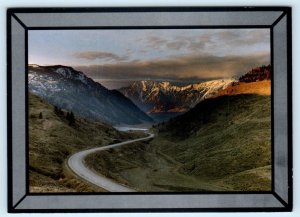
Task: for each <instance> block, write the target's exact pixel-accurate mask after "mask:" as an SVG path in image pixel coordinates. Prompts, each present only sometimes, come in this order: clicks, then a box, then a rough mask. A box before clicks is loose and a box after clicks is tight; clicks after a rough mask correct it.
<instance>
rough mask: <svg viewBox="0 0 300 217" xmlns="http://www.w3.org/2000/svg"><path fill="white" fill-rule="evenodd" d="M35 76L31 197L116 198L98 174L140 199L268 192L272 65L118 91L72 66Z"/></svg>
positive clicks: (36, 70) (35, 71)
mask: <svg viewBox="0 0 300 217" xmlns="http://www.w3.org/2000/svg"><path fill="white" fill-rule="evenodd" d="M29 70H30V71H29V75H28V77H29V90H30V93H29V166H30V167H29V177H30V181H29V184H30V192H69V191H71V192H102V191H107V190H108V191H110V190H109V189H108V188H106V187H104V185H101V184H99V183H100V182H101V179H100V178H99V180H98V181H93V180H96V179H97V174H98V176H99V177H103V178H104V179H102V180H106V179H108V180H113V181H114V182H116V183H119V184H120V185H122V186H126V187H128V188H129V189H134V190H136V191H141V192H168V191H171V192H172V191H173V192H174V191H175V192H189V191H190V192H199V191H200V192H206V191H270V190H271V170H272V168H271V164H272V162H271V97H270V94H271V81H270V80H269V79H270V68H268V67H260V68H259V67H258V68H256V69H254V70H251V71H249V72H248V73H246V74H245V75H243V76H242V77H240V79H239V80H236V79H219V80H212V81H207V82H202V83H195V84H190V85H187V86H176V85H172V84H171V83H170V82H154V81H136V82H134V83H132V84H131V85H130V86H128V87H124V88H121V89H119V90H108V89H106V88H105V87H104V86H102V85H101V84H99V83H96V82H94V81H93V80H92V79H90V78H88V77H87V76H85V75H84V74H83V73H82V72H79V71H76V70H74V69H73V68H71V67H65V66H60V65H58V66H47V67H42V66H37V65H31V66H30V67H29ZM113 126H114V127H113ZM147 133H151V135H152V134H153V138H152V137H151V138H149V139H142V138H148V137H147ZM129 143H130V145H123V144H129ZM110 145H111V147H110ZM79 155H80V157H76V158H75V156H79ZM73 157H74V158H73ZM70 159H72V160H70ZM74 159H75V160H74ZM72 162H73V163H72ZM72 165H73V166H72ZM74 165H77V166H74ZM78 165H79V166H78ZM79 167H80V168H81V169H80V171H79V170H78V171H77V169H78V168H79ZM76 168H77V169H76ZM91 171H92V173H93V175H92V178H88V177H89V175H87V174H91V173H90V172H91ZM85 172H86V175H82V174H84V173H85ZM80 174H81V175H80ZM103 182H106V181H103ZM108 182H110V181H108ZM92 183H94V184H92ZM96 183H98V184H96ZM101 186H102V187H101Z"/></svg>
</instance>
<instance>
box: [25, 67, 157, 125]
mask: <svg viewBox="0 0 300 217" xmlns="http://www.w3.org/2000/svg"><path fill="white" fill-rule="evenodd" d="M28 87H29V91H30V92H32V93H33V94H36V95H38V96H40V97H41V98H43V99H44V100H46V101H48V102H49V103H51V104H52V105H55V106H58V107H60V108H62V109H66V110H69V111H73V112H74V113H75V114H77V115H79V116H81V117H84V118H88V119H92V120H98V121H103V122H106V123H110V124H140V123H145V122H152V119H151V118H150V117H149V116H148V115H147V114H145V113H144V112H143V111H141V110H140V109H139V108H138V107H137V106H136V105H134V104H133V103H132V102H131V100H129V99H128V98H126V97H124V96H123V95H122V94H121V93H120V92H118V91H117V90H108V89H106V88H105V87H103V86H102V85H101V84H99V83H97V82H94V81H93V80H92V79H91V78H88V77H87V76H86V75H84V74H83V73H82V72H79V71H76V70H74V69H73V68H71V67H67V66H61V65H56V66H38V65H29V70H28Z"/></svg>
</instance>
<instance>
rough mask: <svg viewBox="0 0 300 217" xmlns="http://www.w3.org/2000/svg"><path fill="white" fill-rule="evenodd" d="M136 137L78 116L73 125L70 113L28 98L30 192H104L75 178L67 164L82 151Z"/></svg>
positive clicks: (37, 99) (36, 98)
mask: <svg viewBox="0 0 300 217" xmlns="http://www.w3.org/2000/svg"><path fill="white" fill-rule="evenodd" d="M135 136H138V135H132V134H131V135H130V134H128V133H119V132H118V131H116V130H115V129H113V128H112V127H110V126H108V125H106V124H102V123H100V122H90V121H87V120H84V119H80V118H78V117H76V116H75V123H74V122H71V123H70V118H67V111H65V110H64V111H61V110H57V109H55V108H54V106H52V105H50V104H48V103H46V102H45V101H43V100H42V99H41V98H40V97H38V96H35V95H33V94H29V185H30V192H66V191H101V189H99V188H95V187H93V186H91V185H89V184H87V183H85V182H83V181H80V180H79V179H77V178H76V177H75V176H73V175H72V174H71V173H70V171H69V170H68V169H67V168H66V167H65V166H64V165H65V164H64V162H65V160H66V159H67V157H68V156H69V155H71V154H72V153H74V152H77V151H79V150H82V149H85V148H88V147H92V146H101V145H107V144H110V143H113V142H115V141H116V140H120V141H122V140H128V139H131V138H134V137H135Z"/></svg>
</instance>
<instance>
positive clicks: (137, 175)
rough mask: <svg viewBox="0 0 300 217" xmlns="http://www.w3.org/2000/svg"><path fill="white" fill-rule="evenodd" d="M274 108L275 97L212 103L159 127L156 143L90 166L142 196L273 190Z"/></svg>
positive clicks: (96, 158) (97, 159)
mask: <svg viewBox="0 0 300 217" xmlns="http://www.w3.org/2000/svg"><path fill="white" fill-rule="evenodd" d="M270 103H271V100H270V96H261V95H254V94H251V95H250V94H249V95H247V94H244V95H234V96H221V97H217V98H214V99H208V100H205V101H203V102H201V103H199V104H198V105H197V106H196V107H195V108H194V109H192V110H191V111H189V112H187V113H185V114H184V115H182V116H178V117H176V118H174V119H172V120H170V121H169V122H167V123H162V124H160V125H158V126H155V127H154V130H155V131H156V132H157V137H156V138H155V139H154V140H153V141H152V142H151V143H150V144H136V145H135V146H130V147H124V148H118V149H116V150H114V151H113V152H110V153H109V152H102V153H98V154H95V155H93V156H90V157H89V158H88V159H87V161H89V159H91V158H93V159H94V160H93V162H94V163H95V164H94V169H96V170H98V171H100V172H101V173H104V174H106V175H107V176H110V177H112V178H114V179H117V180H121V181H122V182H123V183H126V184H128V185H130V186H132V187H135V188H137V189H138V190H140V191H228V190H233V191H235V190H239V191H248V190H250V191H252V190H253V191H257V190H270V189H271V166H270V165H271V112H270V109H271V107H270ZM133 156H134V157H133ZM103 159H105V163H104V162H103ZM116 162H117V163H116Z"/></svg>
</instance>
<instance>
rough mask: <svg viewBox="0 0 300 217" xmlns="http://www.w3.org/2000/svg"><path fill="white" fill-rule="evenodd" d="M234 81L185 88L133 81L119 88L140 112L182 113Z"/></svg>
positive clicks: (167, 84)
mask: <svg viewBox="0 0 300 217" xmlns="http://www.w3.org/2000/svg"><path fill="white" fill-rule="evenodd" d="M233 82H235V79H219V80H212V81H207V82H201V83H196V84H189V85H186V86H176V85H172V84H171V83H170V82H166V81H164V82H157V81H145V80H142V81H135V82H133V83H132V84H131V85H130V86H128V87H123V88H120V89H119V91H120V92H122V93H123V94H124V95H125V96H126V97H128V98H130V99H131V100H132V101H133V102H134V103H135V104H136V105H137V106H138V107H139V108H141V110H143V111H144V112H146V113H148V114H150V116H151V114H152V115H153V114H155V113H162V112H165V113H182V112H186V111H188V110H189V109H191V108H192V107H194V106H195V105H196V104H197V103H199V102H200V101H201V100H203V99H206V98H208V97H210V96H212V95H214V94H216V93H218V92H219V91H220V90H223V89H225V88H226V87H227V86H228V85H230V84H231V83H233Z"/></svg>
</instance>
